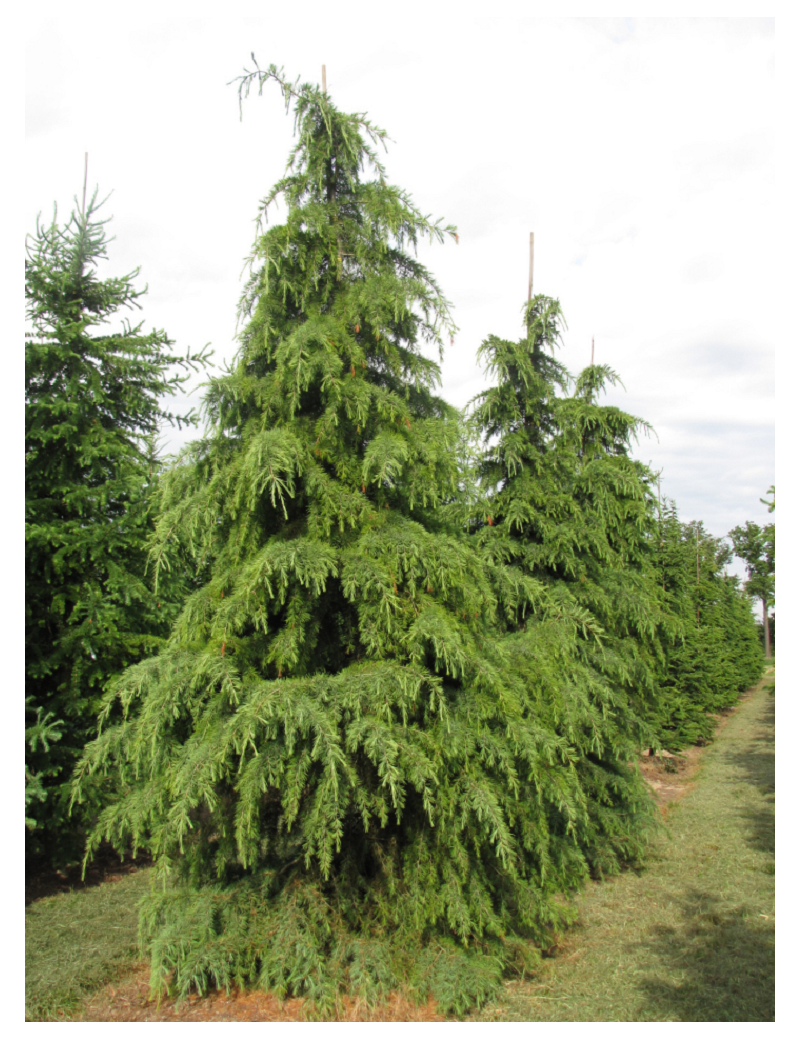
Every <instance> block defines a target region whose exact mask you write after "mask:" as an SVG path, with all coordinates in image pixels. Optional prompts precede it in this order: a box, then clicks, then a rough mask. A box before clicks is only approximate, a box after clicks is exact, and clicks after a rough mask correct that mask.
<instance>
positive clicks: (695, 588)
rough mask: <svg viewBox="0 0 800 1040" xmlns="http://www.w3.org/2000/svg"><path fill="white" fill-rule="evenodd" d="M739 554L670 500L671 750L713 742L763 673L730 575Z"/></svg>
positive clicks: (666, 548)
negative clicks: (719, 724)
mask: <svg viewBox="0 0 800 1040" xmlns="http://www.w3.org/2000/svg"><path fill="white" fill-rule="evenodd" d="M730 560H731V551H730V549H729V548H728V547H727V546H726V545H725V543H724V541H723V540H722V539H718V538H714V537H713V536H711V535H710V534H708V533H707V532H706V531H705V530H704V529H703V525H702V524H701V523H698V522H692V523H690V524H683V523H681V522H680V520H679V518H678V514H677V510H676V508H675V503H674V502H670V501H667V502H665V504H664V507H663V509H662V512H661V517H660V520H659V536H658V543H657V550H656V568H657V574H658V580H659V582H660V584H661V585H662V588H663V590H664V597H665V608H666V610H667V611H668V612H669V613H670V614H671V616H672V617H673V618H674V619H675V622H676V633H677V637H676V638H675V639H673V640H671V641H669V642H667V643H666V644H665V654H666V657H665V665H664V667H663V668H662V669H661V672H660V683H661V685H662V688H663V690H664V697H663V698H662V701H661V704H662V708H661V711H660V713H659V716H658V720H657V724H658V734H659V740H660V742H661V743H662V744H663V746H664V747H666V748H669V749H670V750H671V751H679V750H681V749H682V748H685V747H687V746H688V745H690V744H697V743H705V742H706V741H708V740H710V739H711V735H712V733H713V730H714V719H713V717H712V716H713V714H715V713H717V712H719V711H720V710H722V709H723V708H726V707H730V706H731V705H733V704H735V703H736V700H737V699H738V697H739V695H740V693H741V692H742V691H743V690H745V689H747V687H748V686H750V685H752V683H753V682H755V681H756V680H757V679H758V677H759V675H760V673H761V655H760V652H759V649H758V641H757V638H756V631H755V626H754V624H753V618H752V614H751V611H750V607H749V604H748V602H747V599H746V597H745V596H744V595H743V594H742V591H741V590H740V589H739V587H738V579H736V578H735V577H731V576H728V575H726V574H725V571H724V568H725V565H726V564H727V563H729V562H730Z"/></svg>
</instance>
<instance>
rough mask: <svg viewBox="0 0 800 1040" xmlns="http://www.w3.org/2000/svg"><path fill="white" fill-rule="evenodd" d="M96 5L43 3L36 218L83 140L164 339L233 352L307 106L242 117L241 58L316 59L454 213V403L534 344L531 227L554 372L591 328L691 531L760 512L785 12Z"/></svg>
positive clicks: (33, 152) (74, 169) (436, 252)
mask: <svg viewBox="0 0 800 1040" xmlns="http://www.w3.org/2000/svg"><path fill="white" fill-rule="evenodd" d="M357 8H358V11H359V12H360V14H358V16H356V15H357V11H356V9H357ZM433 8H435V9H436V11H438V7H437V5H435V4H434V5H433V7H432V8H431V10H432V9H433ZM96 10H97V11H98V12H99V11H100V10H101V9H99V8H98V9H96ZM102 10H104V11H106V12H108V11H109V10H118V11H119V13H118V14H115V15H113V16H109V15H108V14H107V13H106V14H103V15H102V16H101V15H100V14H99V13H98V14H96V16H94V17H82V16H81V11H82V9H81V8H80V7H79V6H76V5H74V4H65V5H63V6H62V7H60V8H57V7H55V6H50V5H39V6H37V5H33V7H32V13H31V16H30V18H29V23H28V36H27V76H26V144H25V182H24V200H25V201H24V204H25V213H26V230H33V227H34V225H35V219H36V215H37V213H38V212H40V211H41V212H42V214H43V216H44V217H49V215H50V213H51V211H52V204H53V202H54V201H57V202H58V205H59V213H60V215H61V216H63V217H66V216H67V215H68V212H69V209H70V205H71V201H72V197H73V196H74V195H76V194H79V192H80V190H81V188H82V182H83V161H84V152H85V151H88V152H89V183H90V187H91V186H93V185H95V184H99V186H100V190H101V192H102V193H108V192H109V191H112V190H113V196H112V198H111V199H110V200H109V203H108V204H107V206H106V214H107V215H111V214H113V217H114V219H113V221H112V223H111V226H110V232H111V233H112V234H113V235H115V236H116V241H115V242H113V243H112V244H111V247H110V256H111V262H110V264H109V265H108V267H107V271H108V273H113V272H122V271H127V270H130V269H131V268H133V267H136V266H141V269H142V275H141V280H142V282H145V281H146V282H147V283H148V284H149V286H150V292H149V295H148V297H146V298H145V300H144V310H143V311H142V317H143V318H144V320H145V326H146V328H150V327H151V326H157V327H163V328H165V329H166V330H167V332H168V333H169V335H170V336H171V337H172V338H173V339H174V340H175V341H176V344H177V346H178V347H179V348H180V349H182V350H184V349H185V348H186V346H187V345H191V346H192V347H200V346H202V345H203V344H205V343H207V342H210V344H211V346H212V347H213V348H214V350H215V352H216V355H215V357H216V360H217V361H218V362H221V361H222V360H224V359H227V358H230V357H231V356H232V354H233V352H234V350H235V343H234V340H233V336H234V333H235V315H236V304H237V300H238V295H239V288H240V284H241V283H240V275H241V271H242V263H243V259H244V258H245V256H246V255H247V253H248V250H249V247H250V244H251V241H252V236H253V231H254V224H253V219H254V217H255V216H256V211H257V206H258V201H259V199H260V198H262V197H263V196H264V195H265V194H266V193H267V191H268V189H269V188H270V187H271V185H272V184H273V183H274V182H275V180H277V179H278V177H280V176H281V174H282V172H283V168H284V164H285V161H286V157H287V155H288V151H289V149H290V147H291V145H292V140H293V138H292V126H293V121H292V118H291V117H290V116H287V115H286V113H285V111H284V107H283V103H282V99H281V96H280V93H279V90H278V88H277V87H276V86H275V85H274V84H273V85H271V86H269V87H268V88H267V89H266V90H265V94H264V96H263V97H262V98H258V97H256V96H251V98H250V100H249V101H247V102H246V103H245V105H244V118H243V121H242V122H240V121H239V113H238V106H237V98H236V89H235V87H234V86H226V83H227V82H228V81H229V80H231V79H233V78H234V77H235V76H237V74H238V73H239V72H240V70H241V69H242V66H243V65H245V64H248V65H249V64H250V52H251V51H255V54H256V56H257V58H258V60H259V62H260V64H261V65H262V67H266V66H267V65H268V64H269V63H270V62H275V63H276V64H278V65H283V66H284V68H285V70H286V72H287V74H288V75H289V76H290V77H291V78H294V77H296V76H298V75H299V76H301V78H302V80H303V81H305V80H313V81H315V82H316V81H318V80H319V79H320V69H321V65H322V63H323V62H325V63H326V66H327V82H328V89H329V91H330V93H331V95H332V97H333V99H334V102H335V103H336V104H337V105H338V106H339V107H340V108H341V109H343V110H346V111H356V110H357V111H366V112H367V113H368V115H369V117H370V118H371V119H372V121H373V122H375V123H376V124H377V125H378V126H381V127H383V128H384V129H386V130H387V131H388V133H389V136H390V137H391V138H392V141H393V143H392V144H390V150H389V153H388V155H387V156H386V157H385V160H386V164H387V168H388V176H389V179H390V181H392V182H394V183H396V184H398V185H399V186H401V187H403V188H405V189H406V190H408V191H409V192H410V193H411V195H412V197H413V198H414V200H415V202H416V203H417V205H418V206H419V207H420V208H421V209H422V210H423V212H425V213H430V214H431V215H433V216H434V217H442V218H443V220H444V222H445V223H453V224H455V225H456V226H457V228H458V231H459V235H460V245H458V246H455V245H454V244H452V243H448V244H446V245H444V246H434V247H432V248H427V247H426V248H425V249H424V250H422V251H421V256H422V258H423V259H424V261H425V262H426V263H427V265H428V266H429V268H430V269H431V270H432V271H433V273H434V275H435V276H436V277H437V279H438V280H439V282H440V284H441V286H442V288H443V291H444V293H445V295H446V296H447V297H448V298H449V300H450V301H451V302H452V304H453V310H454V316H455V320H456V323H457V324H458V326H459V329H460V331H459V334H458V336H457V337H456V341H455V345H454V346H453V347H451V348H449V349H448V350H447V351H446V354H445V360H444V365H443V388H442V393H443V396H445V397H446V398H447V399H448V400H450V401H451V402H452V403H453V404H456V405H459V406H461V405H463V404H464V403H466V401H467V400H468V399H469V398H470V397H472V396H473V395H474V394H475V393H477V392H478V391H479V390H480V389H482V388H483V386H485V385H486V384H485V383H484V380H483V376H482V373H481V372H480V370H479V369H478V367H477V365H476V360H475V358H476V352H477V349H478V347H479V345H480V343H481V341H482V339H483V338H484V337H485V336H486V335H488V334H489V333H496V334H498V335H501V336H506V337H509V338H517V337H518V336H519V335H521V308H522V305H523V303H524V301H525V297H526V292H527V274H528V269H527V268H528V235H529V232H530V231H534V233H535V240H536V254H535V275H534V291H538V292H544V293H547V294H549V295H552V296H557V297H559V299H560V300H561V303H562V307H563V309H564V313H565V316H566V319H567V323H568V326H569V328H568V332H567V333H566V335H565V346H564V348H563V350H562V351H561V354H560V356H561V359H562V360H563V361H564V363H565V364H566V365H567V366H568V368H569V369H570V370H571V371H572V372H573V373H574V372H576V371H577V370H578V369H579V368H580V367H581V366H582V365H585V364H587V363H588V361H589V355H590V349H591V340H592V336H594V337H595V357H596V360H597V361H598V362H605V363H608V364H610V365H611V366H612V367H613V368H614V369H615V370H616V371H617V372H618V373H619V375H620V376H621V378H622V380H623V382H624V384H625V387H626V391H623V390H622V389H618V390H616V391H612V392H610V393H609V395H608V396H607V398H606V400H608V401H609V402H611V403H614V404H618V405H620V406H621V407H623V408H625V409H626V410H628V411H631V412H633V413H634V414H636V415H639V416H641V417H642V418H644V419H646V420H647V421H648V422H650V423H651V424H652V425H653V426H654V427H655V430H656V432H657V434H658V438H659V439H658V440H656V439H655V438H654V437H651V438H649V439H644V440H643V441H642V443H641V445H640V447H639V448H638V450H637V454H638V456H639V457H640V458H642V459H643V460H644V461H646V462H652V465H653V466H654V467H655V468H657V469H658V468H663V477H662V490H663V492H664V493H665V494H666V495H668V496H670V497H673V498H675V499H676V501H677V504H678V509H679V511H680V514H681V516H682V518H683V519H684V520H687V521H688V520H692V519H702V520H703V521H704V522H705V524H706V526H707V528H709V529H710V530H711V531H712V532H713V533H714V534H716V535H718V536H721V535H724V534H726V533H727V531H728V530H729V529H730V528H731V527H733V526H734V525H735V524H740V523H744V521H745V520H747V519H752V520H756V521H758V522H759V523H764V522H766V520H767V513H766V509H765V507H763V506H762V505H761V504H760V503H759V498H760V497H763V496H764V495H765V492H766V490H767V488H768V487H769V486H770V485H771V484H773V483H774V482H775V473H774V456H775V453H774V429H775V425H774V420H775V401H774V392H775V368H774V358H775V346H776V342H775V331H774V326H773V317H772V315H773V313H774V310H775V307H776V304H777V299H776V296H777V289H776V279H777V275H778V272H777V269H776V268H777V263H776V260H775V249H774V239H775V236H776V220H777V218H778V213H777V212H776V206H775V203H774V198H775V169H776V162H775V152H774V131H775V127H774V125H773V124H774V111H775V87H774V57H775V35H774V27H775V22H774V20H773V19H771V18H770V19H753V18H736V19H732V18H727V19H683V18H674V19H668V20H664V19H652V18H644V19H592V20H590V19H578V18H571V19H563V20H562V19H553V18H534V17H524V18H522V17H514V16H513V15H512V14H510V13H509V14H504V13H502V12H503V11H505V10H513V9H509V8H505V7H503V6H502V5H500V6H495V7H493V8H492V10H496V11H498V12H500V13H499V14H498V16H497V17H487V16H485V15H484V16H482V17H481V19H480V20H478V19H476V18H473V17H470V16H468V15H467V16H465V15H463V14H462V16H460V17H458V16H457V15H456V14H455V13H454V14H453V15H452V16H451V17H449V18H447V19H445V20H437V17H434V15H433V14H431V15H430V18H429V21H427V22H423V23H421V22H420V19H419V18H418V17H415V16H414V15H413V13H412V12H413V11H414V10H416V9H415V8H413V7H409V6H408V5H406V6H404V7H397V6H395V7H394V8H393V11H394V12H395V13H394V16H393V18H392V23H391V26H388V25H387V24H386V23H384V22H382V21H381V20H380V16H379V14H378V12H379V10H380V8H379V6H378V5H377V4H373V5H371V6H366V7H361V5H356V4H350V5H348V4H341V3H340V4H319V3H305V4H302V5H299V4H298V5H287V4H280V5H278V4H275V5H271V4H269V3H262V4H260V5H258V6H257V7H253V8H252V10H254V11H256V12H258V14H257V15H256V16H251V17H248V18H239V17H238V16H237V15H236V12H237V11H238V10H239V8H238V7H237V6H236V5H232V6H230V7H227V6H226V8H225V11H226V16H225V18H224V20H223V19H222V18H207V17H202V18H196V19H192V18H191V17H186V16H185V15H184V13H183V11H184V8H180V17H178V15H177V13H176V12H178V10H179V9H178V8H177V7H176V8H173V7H172V6H171V5H170V4H165V5H163V6H162V7H160V8H159V10H161V11H163V12H165V14H166V17H163V16H162V17H157V16H155V15H152V14H149V13H147V12H149V11H151V10H152V9H151V8H146V9H144V10H145V13H142V10H141V9H140V8H139V7H138V6H134V7H131V6H129V5H126V6H125V7H124V8H123V7H122V6H119V8H116V7H114V8H112V7H111V6H110V5H109V6H107V7H106V8H104V9H102ZM422 10H428V9H427V8H423V9H422ZM451 10H452V11H453V12H456V11H457V10H458V8H456V7H454V8H452V9H451ZM483 10H485V8H484V9H483ZM227 12H232V13H231V14H228V13H227ZM326 12H335V13H336V20H335V21H334V20H331V18H330V16H328V17H325V13H326ZM348 12H352V14H353V16H352V17H349V16H348ZM404 13H405V14H404ZM171 14H173V15H175V16H174V17H170V15H171ZM171 444H172V445H173V446H176V445H177V440H175V439H173V440H172V441H171ZM735 569H736V571H737V572H738V573H741V569H740V568H739V567H736V568H735Z"/></svg>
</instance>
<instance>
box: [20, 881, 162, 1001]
mask: <svg viewBox="0 0 800 1040" xmlns="http://www.w3.org/2000/svg"><path fill="white" fill-rule="evenodd" d="M149 874H150V871H149V869H143V870H140V871H138V872H137V873H135V874H129V875H128V876H126V877H123V878H122V879H121V880H120V881H115V882H111V883H109V882H106V883H105V884H102V885H98V886H97V887H96V888H87V889H85V890H82V891H77V892H70V893H67V894H64V895H56V896H49V897H48V898H46V899H40V900H38V901H37V902H35V903H32V904H31V905H30V906H29V907H28V908H27V909H26V911H25V1018H26V1019H27V1020H29V1021H31V1020H33V1021H42V1020H44V1021H52V1020H54V1019H64V1018H66V1017H68V1016H69V1014H70V1013H71V1012H72V1011H73V1010H74V1009H75V1007H76V1005H77V1004H78V1002H79V1001H80V999H81V997H82V996H84V995H85V994H86V993H90V992H92V991H93V990H96V989H98V988H99V987H100V986H102V985H103V984H104V983H106V982H111V981H113V980H114V979H116V978H119V976H120V975H123V974H125V972H127V971H128V970H129V969H130V968H131V967H132V965H133V964H134V963H135V962H136V961H137V960H139V959H140V957H139V953H138V943H137V929H138V923H139V912H138V908H137V903H138V901H139V899H141V897H142V896H143V895H144V894H145V892H146V891H147V888H148V884H149Z"/></svg>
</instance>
